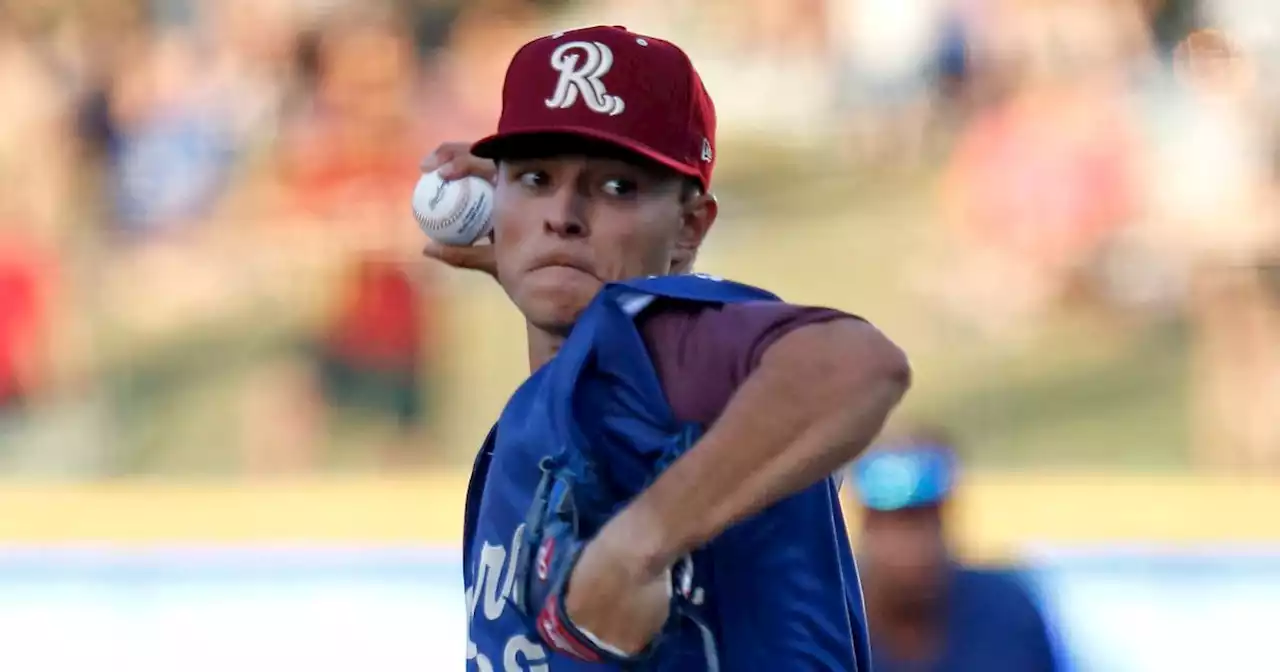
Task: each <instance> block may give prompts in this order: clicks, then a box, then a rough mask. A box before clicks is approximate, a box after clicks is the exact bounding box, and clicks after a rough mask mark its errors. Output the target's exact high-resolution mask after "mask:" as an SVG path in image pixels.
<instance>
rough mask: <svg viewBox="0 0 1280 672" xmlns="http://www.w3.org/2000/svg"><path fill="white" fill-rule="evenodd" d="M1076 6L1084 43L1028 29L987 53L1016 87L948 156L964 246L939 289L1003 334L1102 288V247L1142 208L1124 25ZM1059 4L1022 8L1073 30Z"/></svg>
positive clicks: (956, 233)
mask: <svg viewBox="0 0 1280 672" xmlns="http://www.w3.org/2000/svg"><path fill="white" fill-rule="evenodd" d="M1070 7H1071V8H1072V9H1073V11H1074V12H1075V13H1074V14H1067V15H1066V17H1074V18H1076V19H1077V20H1078V21H1077V23H1076V25H1077V27H1076V28H1075V29H1074V31H1075V32H1074V33H1068V34H1074V35H1076V37H1075V38H1074V39H1070V40H1065V42H1066V44H1069V45H1071V46H1072V47H1073V48H1074V49H1075V51H1067V52H1061V51H1059V50H1058V49H1057V48H1056V46H1055V45H1057V44H1059V43H1060V42H1062V41H1064V40H1056V39H1055V38H1054V35H1053V33H1048V34H1044V35H1042V36H1041V37H1040V38H1035V37H1033V35H1034V31H1028V34H1026V35H1023V36H1021V37H1020V38H1019V39H1024V40H1026V42H1025V43H1024V44H1022V45H1021V46H1018V45H1016V44H1015V45H1004V46H1000V47H999V48H998V49H997V50H996V52H995V53H994V54H989V55H988V57H989V58H994V59H995V61H994V62H995V63H997V64H1001V63H1003V65H998V66H997V67H1003V68H1006V70H1004V71H1003V75H1002V76H1005V77H1011V78H1012V79H1010V80H1008V81H1010V82H1013V83H1014V84H1015V85H1016V88H1014V89H1013V90H1012V92H1011V93H1010V94H1008V95H1007V96H1006V97H1004V98H1003V99H1002V100H1000V101H999V102H997V103H995V104H994V105H993V106H991V107H990V108H988V109H985V110H982V111H980V112H979V113H978V114H977V116H976V117H974V119H973V120H972V122H971V123H970V124H969V126H968V128H966V129H965V130H964V131H963V132H962V135H961V137H960V138H959V141H958V145H957V147H956V148H955V150H954V152H953V154H952V156H951V158H950V162H949V165H948V166H947V168H946V174H945V177H944V184H943V207H944V218H945V220H946V224H947V225H948V226H949V230H948V232H947V233H948V240H949V242H950V243H951V245H953V246H954V247H952V248H951V249H949V250H948V253H947V257H948V258H949V259H950V260H951V261H950V263H946V264H945V265H944V266H943V268H944V269H945V270H944V271H943V274H942V276H941V277H939V278H938V280H937V283H936V290H937V291H938V292H940V293H942V295H943V306H942V307H943V308H944V309H945V310H950V311H951V312H953V313H955V314H956V315H957V316H959V317H960V318H961V319H963V320H965V321H968V322H969V323H970V324H972V325H973V326H977V327H979V328H980V329H981V330H982V331H984V332H985V333H986V334H987V335H989V336H992V337H995V338H1015V337H1017V336H1019V335H1020V334H1021V333H1022V332H1023V331H1024V330H1025V327H1026V326H1027V325H1029V324H1034V323H1035V318H1037V317H1039V316H1041V315H1042V314H1043V313H1044V312H1045V311H1046V310H1048V309H1049V308H1051V307H1053V306H1054V305H1055V304H1057V303H1058V302H1060V301H1062V300H1064V299H1066V298H1070V297H1072V296H1074V295H1075V294H1076V293H1077V292H1078V290H1079V289H1081V288H1084V289H1094V290H1096V289H1097V288H1095V287H1093V285H1094V283H1095V282H1096V280H1097V278H1095V277H1094V276H1095V271H1096V267H1097V265H1098V263H1099V261H1100V260H1101V258H1102V254H1103V253H1104V252H1105V251H1106V249H1107V247H1108V245H1109V244H1110V241H1111V240H1112V239H1113V237H1114V236H1115V234H1116V233H1117V232H1118V231H1119V230H1120V229H1121V228H1122V227H1124V226H1125V225H1127V224H1128V223H1130V221H1131V220H1132V218H1133V217H1134V215H1135V212H1136V208H1137V202H1136V197H1137V196H1138V193H1137V191H1136V185H1135V180H1134V175H1135V174H1136V172H1137V170H1136V168H1137V159H1138V154H1137V148H1138V143H1137V135H1136V133H1135V132H1134V129H1133V125H1132V120H1131V118H1130V112H1129V109H1128V107H1127V106H1126V99H1125V90H1124V88H1123V85H1124V83H1125V79H1124V76H1123V75H1124V73H1125V71H1126V69H1127V67H1128V66H1129V64H1130V62H1131V61H1130V59H1129V57H1128V56H1126V55H1125V54H1127V52H1126V51H1125V50H1124V49H1123V48H1122V44H1123V40H1122V39H1121V38H1122V37H1123V36H1122V35H1121V34H1119V33H1111V32H1106V31H1104V30H1103V26H1104V25H1105V21H1106V20H1107V17H1108V16H1110V15H1109V14H1107V13H1105V12H1103V11H1102V8H1101V7H1100V6H1096V5H1095V6H1092V7H1091V8H1089V11H1086V7H1085V6H1078V5H1074V4H1073V5H1070ZM1044 11H1047V10H1044ZM1055 15H1056V14H1055ZM1055 15H1047V16H1042V15H1040V14H1031V15H1030V16H1029V17H1024V18H1023V19H1021V20H1022V21H1025V22H1027V23H1026V24H1025V25H1026V27H1027V28H1034V27H1036V26H1037V25H1038V26H1040V27H1041V29H1042V30H1047V31H1067V30H1068V28H1067V27H1066V26H1067V25H1071V24H1069V23H1065V22H1058V21H1056V20H1055V19H1054V16H1055ZM1096 31H1103V32H1096ZM1001 49H1025V50H1026V51H1025V53H1022V54H1021V55H1020V56H1019V55H1018V53H1017V52H1016V51H1010V52H1004V53H1001V52H1000V50H1001ZM1013 63H1016V64H1017V65H1016V67H1014V66H1012V65H1011V64H1013ZM1010 68H1012V69H1010Z"/></svg>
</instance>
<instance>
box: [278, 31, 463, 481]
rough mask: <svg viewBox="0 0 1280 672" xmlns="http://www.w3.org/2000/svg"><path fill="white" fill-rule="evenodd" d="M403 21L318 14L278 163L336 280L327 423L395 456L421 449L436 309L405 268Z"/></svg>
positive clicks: (416, 136)
mask: <svg viewBox="0 0 1280 672" xmlns="http://www.w3.org/2000/svg"><path fill="white" fill-rule="evenodd" d="M404 26H405V22H403V21H401V20H400V17H398V16H397V15H395V14H394V13H391V12H390V11H387V12H383V11H381V10H380V9H376V8H373V7H361V8H356V9H343V10H338V11H336V12H335V13H334V14H333V15H332V16H329V17H328V18H327V19H326V20H325V23H324V24H323V26H322V28H321V31H320V32H319V34H318V41H317V43H316V52H315V66H316V80H315V84H316V88H315V90H314V92H313V96H312V98H311V100H310V102H309V103H308V104H307V105H305V106H304V107H302V108H299V109H298V110H296V111H295V112H294V113H293V114H292V115H291V116H290V117H289V118H288V119H286V128H285V134H284V136H283V144H282V146H281V155H280V164H279V165H280V168H281V174H280V175H279V178H280V185H281V187H282V192H281V196H282V197H283V199H284V201H283V206H284V209H283V211H282V214H284V216H285V217H286V219H291V220H295V221H299V222H301V223H302V225H303V226H305V227H310V228H313V229H314V230H313V231H312V232H311V235H313V236H314V237H316V238H318V239H330V240H331V241H334V242H336V245H333V246H332V247H333V249H334V250H335V253H336V254H337V255H338V261H339V271H338V274H339V277H338V279H337V282H338V286H337V288H336V292H335V295H334V301H333V303H332V305H331V311H330V312H329V316H328V318H327V321H326V324H325V326H324V327H323V334H322V335H321V337H320V340H319V342H318V343H315V344H314V346H313V348H314V352H313V354H314V357H315V364H316V367H317V369H316V372H317V377H318V381H319V386H320V387H319V389H320V391H321V393H322V398H323V399H324V400H325V403H326V404H327V405H328V406H329V407H331V408H332V409H334V410H337V411H340V412H341V413H340V415H339V416H338V417H335V418H333V420H335V421H340V422H338V424H336V425H333V426H332V427H333V428H336V429H338V430H343V429H346V430H351V429H355V428H357V427H358V428H359V431H360V433H361V434H362V437H361V443H362V444H374V445H376V450H377V452H378V453H379V454H380V455H381V457H382V459H383V460H385V461H387V462H388V463H392V464H403V463H406V462H413V461H418V460H420V459H421V458H422V457H423V448H424V446H423V445H421V444H422V442H423V441H424V440H425V438H424V436H423V435H422V432H421V430H423V429H424V427H425V424H424V423H425V421H426V416H425V415H424V414H425V413H426V411H427V410H428V408H427V402H426V399H424V397H423V393H424V391H425V390H426V389H427V388H428V381H429V380H430V367H431V364H432V361H433V359H434V352H433V341H434V338H433V335H434V334H435V333H436V329H437V325H436V320H437V318H438V314H437V312H436V311H435V310H433V309H432V308H431V306H430V305H429V304H430V301H429V299H430V295H429V294H427V293H424V292H423V291H421V290H420V288H419V287H418V286H416V285H415V280H414V279H411V278H410V277H409V276H408V275H407V274H406V272H405V269H406V264H405V261H406V260H407V259H412V258H413V257H414V256H415V254H416V247H417V246H418V245H419V243H420V239H418V238H416V237H415V236H414V234H415V233H416V231H415V229H414V227H413V226H412V225H411V224H410V223H409V222H408V221H407V217H406V215H405V208H406V207H407V206H406V204H407V203H408V202H409V196H410V194H411V191H412V189H413V184H414V181H415V180H416V177H417V174H418V169H417V166H418V162H419V161H420V160H421V158H422V155H421V153H422V152H423V151H424V150H423V148H424V147H428V146H430V143H429V142H428V141H427V139H426V138H427V137H428V135H429V132H430V131H429V128H428V127H427V126H425V125H424V122H429V120H426V119H424V118H423V117H422V116H421V115H420V114H418V110H417V107H418V102H419V98H418V93H419V92H418V89H417V83H418V75H419V70H418V62H417V60H416V56H415V52H414V46H413V43H412V39H411V35H410V34H409V33H408V32H407V31H406V30H404ZM326 245H329V244H326ZM295 252H298V253H301V254H310V253H312V252H313V250H307V249H303V250H296V251H295Z"/></svg>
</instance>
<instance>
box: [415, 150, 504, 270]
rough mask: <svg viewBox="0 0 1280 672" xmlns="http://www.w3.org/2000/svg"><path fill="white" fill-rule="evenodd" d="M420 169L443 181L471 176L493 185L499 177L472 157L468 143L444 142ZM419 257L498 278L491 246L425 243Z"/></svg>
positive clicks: (490, 163)
mask: <svg viewBox="0 0 1280 672" xmlns="http://www.w3.org/2000/svg"><path fill="white" fill-rule="evenodd" d="M419 167H420V168H421V169H422V172H423V173H430V172H432V171H435V170H439V171H440V176H441V177H443V178H444V179H446V180H456V179H459V178H462V177H467V176H470V175H474V176H475V177H480V178H484V179H486V180H489V181H490V182H493V181H495V180H497V176H498V167H497V165H496V164H495V163H494V162H493V161H490V160H489V159H482V158H480V157H478V156H475V155H474V154H472V153H471V143H469V142H446V143H444V144H442V145H440V146H439V147H437V148H436V150H435V151H434V152H431V154H430V155H428V156H427V158H425V159H423V160H422V164H421V165H420V166H419ZM489 242H490V243H492V242H493V233H490V234H489ZM422 254H424V255H426V256H427V257H430V258H432V259H435V260H437V261H442V262H444V263H446V264H448V265H450V266H453V267H454V268H465V269H468V270H472V271H480V272H482V273H486V274H488V275H490V276H493V277H494V278H497V277H498V262H497V259H496V257H495V256H494V251H493V245H491V244H490V245H483V244H481V245H442V244H440V243H437V242H435V241H428V242H427V246H426V247H425V248H423V250H422Z"/></svg>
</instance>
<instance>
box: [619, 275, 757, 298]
mask: <svg viewBox="0 0 1280 672" xmlns="http://www.w3.org/2000/svg"><path fill="white" fill-rule="evenodd" d="M610 289H611V291H615V292H618V293H621V294H626V293H642V294H649V295H653V296H657V297H665V298H669V299H679V300H685V301H694V302H707V303H736V302H742V301H780V300H781V299H780V298H779V297H778V296H777V295H776V294H774V293H773V292H770V291H768V290H766V289H762V288H760V287H755V286H753V285H748V284H746V283H742V282H737V281H734V280H729V279H726V278H722V277H720V276H717V275H711V274H708V273H680V274H675V275H651V276H647V277H643V278H634V279H631V280H624V281H621V282H617V283H614V284H613V285H612V286H611V288H610Z"/></svg>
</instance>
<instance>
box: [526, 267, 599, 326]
mask: <svg viewBox="0 0 1280 672" xmlns="http://www.w3.org/2000/svg"><path fill="white" fill-rule="evenodd" d="M599 289H600V282H599V281H597V280H594V279H593V281H591V282H587V281H582V282H571V283H565V284H561V285H540V286H536V287H526V288H525V291H524V292H522V296H521V297H520V298H521V300H520V302H519V304H520V308H521V312H523V313H524V315H525V318H527V319H528V320H529V322H531V323H532V324H533V325H534V326H536V327H538V328H539V329H542V330H543V331H548V332H552V333H568V331H569V330H570V329H572V328H573V324H574V322H577V320H578V316H579V315H581V314H582V311H583V310H585V309H586V307H587V305H588V304H590V303H591V299H593V298H595V295H596V292H597V291H599Z"/></svg>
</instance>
